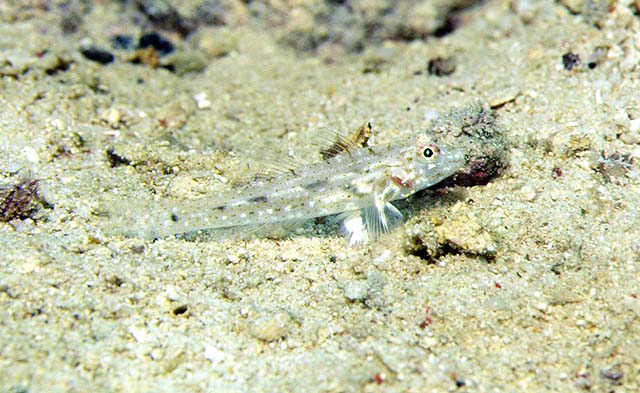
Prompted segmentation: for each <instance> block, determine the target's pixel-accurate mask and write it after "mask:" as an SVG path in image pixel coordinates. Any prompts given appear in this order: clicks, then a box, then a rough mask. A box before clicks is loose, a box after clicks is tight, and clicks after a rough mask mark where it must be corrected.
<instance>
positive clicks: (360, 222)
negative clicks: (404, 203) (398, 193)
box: [339, 202, 402, 246]
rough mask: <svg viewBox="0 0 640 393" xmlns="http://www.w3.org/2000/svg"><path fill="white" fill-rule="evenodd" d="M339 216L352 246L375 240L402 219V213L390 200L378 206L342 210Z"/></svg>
mask: <svg viewBox="0 0 640 393" xmlns="http://www.w3.org/2000/svg"><path fill="white" fill-rule="evenodd" d="M339 218H340V219H341V220H342V225H343V227H344V229H345V231H346V232H347V233H348V234H349V244H350V245H352V246H354V245H361V244H364V243H367V242H368V241H371V240H375V239H377V238H378V237H380V236H381V235H382V234H384V233H386V232H388V231H389V230H391V229H392V228H393V227H394V226H395V225H397V224H398V223H399V222H400V220H401V219H402V213H400V211H399V210H398V209H397V208H396V207H395V206H393V204H391V203H390V202H383V203H382V204H381V205H380V206H375V205H372V206H368V207H365V208H363V209H358V210H352V211H348V212H344V213H342V214H341V215H340V216H339Z"/></svg>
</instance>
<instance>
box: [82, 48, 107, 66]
mask: <svg viewBox="0 0 640 393" xmlns="http://www.w3.org/2000/svg"><path fill="white" fill-rule="evenodd" d="M80 52H81V53H82V55H83V56H84V57H86V58H87V59H89V60H91V61H95V62H98V63H101V64H109V63H111V62H112V61H113V59H114V57H113V55H112V54H111V52H109V51H107V50H104V49H101V48H98V47H97V46H90V47H88V48H85V49H81V50H80Z"/></svg>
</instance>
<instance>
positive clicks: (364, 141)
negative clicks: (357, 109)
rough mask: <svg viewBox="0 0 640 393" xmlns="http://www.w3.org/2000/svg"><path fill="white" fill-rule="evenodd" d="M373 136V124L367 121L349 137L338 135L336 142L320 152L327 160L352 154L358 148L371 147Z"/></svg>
mask: <svg viewBox="0 0 640 393" xmlns="http://www.w3.org/2000/svg"><path fill="white" fill-rule="evenodd" d="M371 135H372V127H371V122H370V121H366V122H364V123H363V124H362V125H361V126H360V127H358V129H356V130H355V131H354V132H352V133H351V134H349V135H340V134H338V135H336V140H335V141H334V142H333V144H332V145H331V146H329V147H327V148H326V149H323V150H320V154H321V155H322V158H324V159H325V160H327V159H329V158H332V157H335V156H337V155H338V154H342V153H350V152H351V151H353V150H355V149H357V148H360V147H366V146H369V138H371Z"/></svg>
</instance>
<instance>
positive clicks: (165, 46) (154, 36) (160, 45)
mask: <svg viewBox="0 0 640 393" xmlns="http://www.w3.org/2000/svg"><path fill="white" fill-rule="evenodd" d="M138 46H139V47H140V48H147V47H153V49H155V50H157V51H158V52H159V53H160V54H161V55H168V54H169V53H171V52H173V50H174V47H173V44H172V43H171V41H169V40H167V39H166V38H164V37H162V36H161V35H160V34H158V33H156V32H151V33H147V34H145V35H143V36H142V37H140V41H139V42H138Z"/></svg>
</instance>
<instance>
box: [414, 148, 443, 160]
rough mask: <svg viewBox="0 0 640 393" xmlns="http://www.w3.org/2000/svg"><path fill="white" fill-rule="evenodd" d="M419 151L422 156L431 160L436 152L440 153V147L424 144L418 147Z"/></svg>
mask: <svg viewBox="0 0 640 393" xmlns="http://www.w3.org/2000/svg"><path fill="white" fill-rule="evenodd" d="M419 153H420V154H421V155H422V157H423V158H425V159H427V160H433V159H434V158H435V157H436V156H437V155H438V153H440V149H439V148H438V146H436V145H426V146H422V147H421V148H420V151H419Z"/></svg>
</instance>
